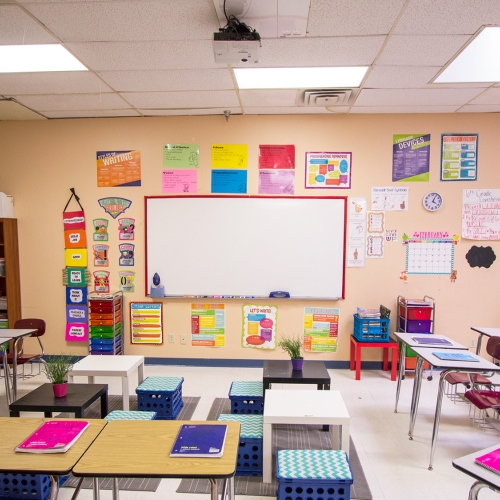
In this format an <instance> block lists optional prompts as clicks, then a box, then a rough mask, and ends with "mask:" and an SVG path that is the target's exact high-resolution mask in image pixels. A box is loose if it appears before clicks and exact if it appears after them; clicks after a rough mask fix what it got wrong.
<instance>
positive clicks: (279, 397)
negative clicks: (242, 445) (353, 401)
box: [262, 390, 351, 483]
mask: <svg viewBox="0 0 500 500" xmlns="http://www.w3.org/2000/svg"><path fill="white" fill-rule="evenodd" d="M350 423H351V417H350V415H349V412H348V411H347V408H346V406H345V404H344V400H343V399H342V396H341V395H340V391H332V390H330V391H307V390H303V391H301V390H287V391H271V390H267V391H265V398H264V429H263V431H264V436H263V447H262V452H263V453H262V455H263V456H262V459H263V464H262V466H263V467H262V468H263V473H262V481H263V482H264V483H270V482H271V478H272V471H273V457H272V437H273V425H275V424H303V425H306V424H309V425H311V424H326V425H335V426H338V433H336V432H335V431H334V430H333V429H332V436H333V442H332V449H334V450H335V449H341V450H344V451H345V452H346V453H347V454H348V455H349V425H350Z"/></svg>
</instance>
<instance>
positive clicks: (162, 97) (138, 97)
mask: <svg viewBox="0 0 500 500" xmlns="http://www.w3.org/2000/svg"><path fill="white" fill-rule="evenodd" d="M121 95H122V96H123V98H124V99H126V100H127V101H128V102H130V103H131V104H132V105H133V106H134V107H135V108H165V109H167V108H170V109H172V108H219V107H224V108H225V109H226V108H230V107H231V106H238V105H239V103H238V97H237V95H236V92H235V91H229V90H219V91H200V92H148V93H144V92H137V93H133V92H123V93H122V94H121Z"/></svg>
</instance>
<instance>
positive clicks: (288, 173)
mask: <svg viewBox="0 0 500 500" xmlns="http://www.w3.org/2000/svg"><path fill="white" fill-rule="evenodd" d="M294 185H295V170H259V194H294Z"/></svg>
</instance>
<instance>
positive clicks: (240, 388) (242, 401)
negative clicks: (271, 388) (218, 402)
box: [229, 380, 264, 415]
mask: <svg viewBox="0 0 500 500" xmlns="http://www.w3.org/2000/svg"><path fill="white" fill-rule="evenodd" d="M229 399H230V400H231V413H246V414H252V413H253V414H254V415H262V413H263V412H264V384H263V383H262V382H247V381H244V380H237V381H235V382H233V383H232V384H231V388H230V389H229Z"/></svg>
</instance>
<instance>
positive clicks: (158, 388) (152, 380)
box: [135, 377, 184, 420]
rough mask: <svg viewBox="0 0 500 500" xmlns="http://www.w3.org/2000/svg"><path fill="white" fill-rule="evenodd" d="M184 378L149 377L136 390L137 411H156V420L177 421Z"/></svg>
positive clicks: (181, 404)
mask: <svg viewBox="0 0 500 500" xmlns="http://www.w3.org/2000/svg"><path fill="white" fill-rule="evenodd" d="M182 382H184V377H147V378H146V380H144V382H143V383H142V384H141V385H140V386H139V387H137V389H136V390H135V392H136V394H137V409H138V410H139V411H155V412H156V420H175V418H176V417H177V415H179V412H180V411H181V409H182V407H183V406H184V403H183V402H182Z"/></svg>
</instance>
